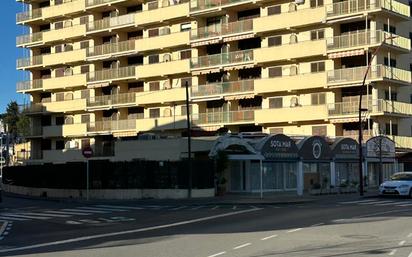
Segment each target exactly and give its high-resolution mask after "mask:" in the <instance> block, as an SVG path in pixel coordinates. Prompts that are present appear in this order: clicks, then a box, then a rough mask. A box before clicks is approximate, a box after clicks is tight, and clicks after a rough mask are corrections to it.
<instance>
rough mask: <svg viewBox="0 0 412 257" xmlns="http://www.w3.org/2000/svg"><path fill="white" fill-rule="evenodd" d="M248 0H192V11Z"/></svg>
mask: <svg viewBox="0 0 412 257" xmlns="http://www.w3.org/2000/svg"><path fill="white" fill-rule="evenodd" d="M246 1H248V0H191V1H190V11H191V12H195V11H202V10H207V9H211V8H216V7H220V6H225V5H230V4H236V3H242V2H246Z"/></svg>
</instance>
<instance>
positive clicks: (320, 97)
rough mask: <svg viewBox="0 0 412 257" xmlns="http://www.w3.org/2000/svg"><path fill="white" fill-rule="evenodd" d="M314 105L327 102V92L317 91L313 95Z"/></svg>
mask: <svg viewBox="0 0 412 257" xmlns="http://www.w3.org/2000/svg"><path fill="white" fill-rule="evenodd" d="M311 101H312V105H319V104H325V103H326V93H315V94H312V95H311Z"/></svg>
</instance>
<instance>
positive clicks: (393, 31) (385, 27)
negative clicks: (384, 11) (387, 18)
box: [383, 24, 396, 34]
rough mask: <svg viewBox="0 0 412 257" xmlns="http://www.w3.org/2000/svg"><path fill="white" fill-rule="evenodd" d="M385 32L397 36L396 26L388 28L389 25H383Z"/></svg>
mask: <svg viewBox="0 0 412 257" xmlns="http://www.w3.org/2000/svg"><path fill="white" fill-rule="evenodd" d="M383 31H386V32H389V33H393V34H396V27H395V26H388V24H383Z"/></svg>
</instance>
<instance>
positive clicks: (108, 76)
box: [87, 66, 136, 82]
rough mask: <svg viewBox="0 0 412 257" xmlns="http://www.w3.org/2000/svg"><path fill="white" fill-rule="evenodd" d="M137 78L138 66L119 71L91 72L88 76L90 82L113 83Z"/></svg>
mask: <svg viewBox="0 0 412 257" xmlns="http://www.w3.org/2000/svg"><path fill="white" fill-rule="evenodd" d="M135 76H136V66H127V67H122V68H117V69H106V70H100V71H94V72H89V73H88V74H87V81H88V82H96V81H106V80H107V81H112V80H119V79H124V78H129V77H135Z"/></svg>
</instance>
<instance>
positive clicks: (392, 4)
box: [326, 0, 410, 17]
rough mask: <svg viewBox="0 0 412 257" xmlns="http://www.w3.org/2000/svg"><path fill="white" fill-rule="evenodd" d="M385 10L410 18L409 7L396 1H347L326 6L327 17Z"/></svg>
mask: <svg viewBox="0 0 412 257" xmlns="http://www.w3.org/2000/svg"><path fill="white" fill-rule="evenodd" d="M379 8H384V9H387V10H390V11H393V12H396V13H399V14H401V15H404V16H407V17H409V16H410V10H409V6H407V5H405V4H402V3H400V2H397V1H395V0H376V1H371V0H347V1H342V2H337V3H333V4H330V5H328V6H326V10H327V17H335V16H340V15H349V14H356V13H361V12H366V11H373V10H376V9H379Z"/></svg>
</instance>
